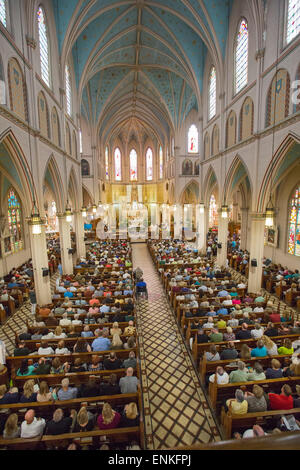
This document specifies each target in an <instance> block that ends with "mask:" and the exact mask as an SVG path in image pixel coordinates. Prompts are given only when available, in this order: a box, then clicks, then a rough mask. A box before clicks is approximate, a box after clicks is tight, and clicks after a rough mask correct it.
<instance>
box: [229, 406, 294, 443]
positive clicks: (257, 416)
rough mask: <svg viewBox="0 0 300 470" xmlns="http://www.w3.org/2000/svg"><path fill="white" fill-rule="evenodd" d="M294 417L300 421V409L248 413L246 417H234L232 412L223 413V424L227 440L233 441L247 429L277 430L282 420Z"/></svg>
mask: <svg viewBox="0 0 300 470" xmlns="http://www.w3.org/2000/svg"><path fill="white" fill-rule="evenodd" d="M291 414H292V415H294V416H295V418H296V419H300V408H293V409H291V410H270V411H261V412H257V413H246V414H244V415H234V414H232V413H231V412H230V411H228V412H227V413H225V412H223V414H222V419H221V423H222V426H223V429H224V432H225V439H231V438H232V434H233V433H234V432H241V433H243V432H244V431H246V429H251V428H252V427H253V426H254V425H255V424H259V426H262V427H263V428H265V426H266V427H269V428H270V429H272V428H275V427H276V425H277V423H278V421H279V420H280V418H281V417H282V416H283V415H284V416H288V415H291Z"/></svg>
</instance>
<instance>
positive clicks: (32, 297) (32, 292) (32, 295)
mask: <svg viewBox="0 0 300 470" xmlns="http://www.w3.org/2000/svg"><path fill="white" fill-rule="evenodd" d="M29 300H30V303H31V313H32V315H35V311H36V294H35V290H34V288H32V289H30V291H29Z"/></svg>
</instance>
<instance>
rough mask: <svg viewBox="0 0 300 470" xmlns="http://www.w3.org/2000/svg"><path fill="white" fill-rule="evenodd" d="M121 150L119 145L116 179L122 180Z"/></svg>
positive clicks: (116, 155)
mask: <svg viewBox="0 0 300 470" xmlns="http://www.w3.org/2000/svg"><path fill="white" fill-rule="evenodd" d="M121 168H122V167H121V152H120V149H119V148H118V147H117V148H116V150H115V180H116V181H121V180H122V170H121Z"/></svg>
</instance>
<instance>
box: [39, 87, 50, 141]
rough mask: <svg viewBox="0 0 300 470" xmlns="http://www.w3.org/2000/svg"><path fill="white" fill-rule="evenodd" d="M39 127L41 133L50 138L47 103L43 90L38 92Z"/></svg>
mask: <svg viewBox="0 0 300 470" xmlns="http://www.w3.org/2000/svg"><path fill="white" fill-rule="evenodd" d="M38 112H39V128H40V131H41V134H42V135H44V136H45V137H48V139H50V119H49V108H48V103H47V100H46V97H45V94H44V92H43V91H40V92H39V94H38Z"/></svg>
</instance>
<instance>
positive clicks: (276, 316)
mask: <svg viewBox="0 0 300 470" xmlns="http://www.w3.org/2000/svg"><path fill="white" fill-rule="evenodd" d="M269 318H270V322H272V323H280V321H281V319H280V313H277V312H272V313H271V314H270V316H269Z"/></svg>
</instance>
